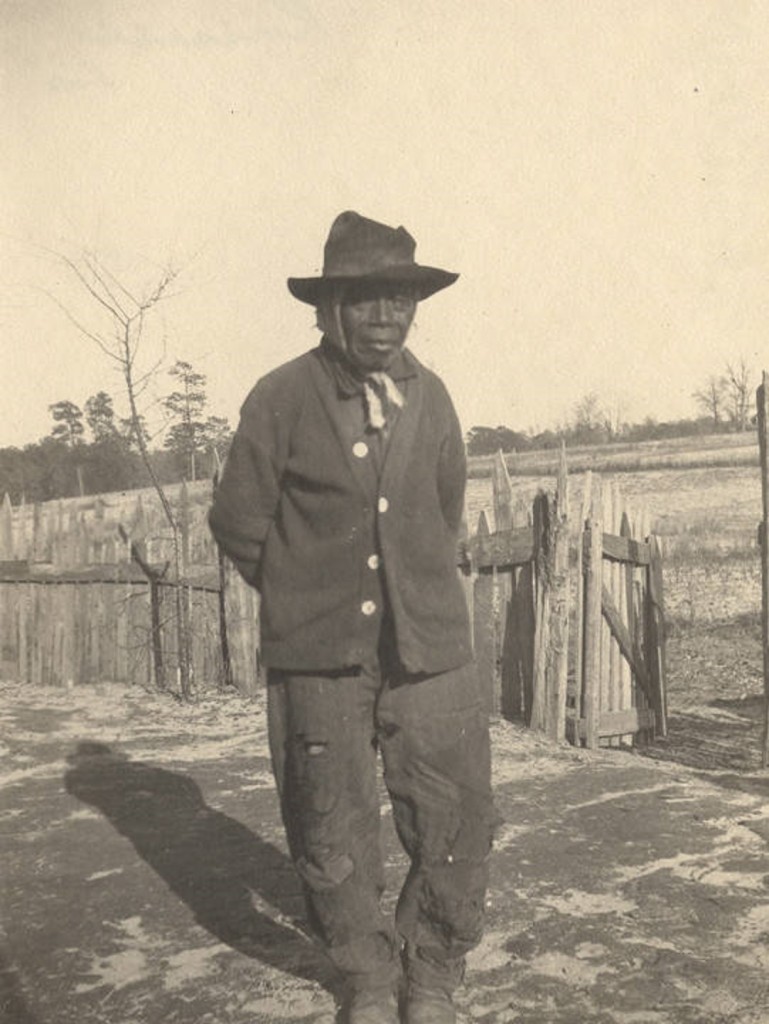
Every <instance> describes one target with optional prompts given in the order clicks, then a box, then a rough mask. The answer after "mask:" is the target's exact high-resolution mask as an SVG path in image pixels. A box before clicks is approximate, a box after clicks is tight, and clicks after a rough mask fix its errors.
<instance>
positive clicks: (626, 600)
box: [463, 455, 666, 747]
mask: <svg viewBox="0 0 769 1024" xmlns="http://www.w3.org/2000/svg"><path fill="white" fill-rule="evenodd" d="M581 490H582V500H581V506H580V513H579V515H578V516H576V517H572V516H571V515H570V508H569V478H568V476H567V472H566V461H565V456H564V455H562V459H561V467H560V471H559V474H558V479H557V483H556V489H555V493H554V494H552V495H548V494H545V493H543V492H540V493H539V494H537V496H536V497H535V499H534V501H533V503H532V504H531V505H529V506H528V507H525V506H522V505H521V504H520V503H518V504H515V503H514V502H513V488H512V484H511V481H510V477H509V475H508V473H507V469H506V466H505V463H504V459H503V458H502V456H501V455H499V456H498V457H497V459H496V460H495V466H494V475H493V492H494V512H495V517H494V518H495V530H494V532H493V533H492V532H491V531H490V530H489V527H488V521H487V517H486V516H485V514H483V513H482V514H481V517H480V520H479V523H478V527H477V530H476V532H475V534H474V535H473V536H472V537H470V538H469V539H468V540H467V541H466V543H465V544H464V546H463V551H464V557H463V565H464V572H465V574H466V576H467V577H468V587H467V589H468V595H469V599H470V600H471V605H472V610H473V624H474V638H475V649H476V657H477V661H478V666H479V672H480V678H481V685H482V690H483V694H484V698H485V701H486V705H487V708H488V710H489V711H490V712H491V713H496V714H502V715H504V716H505V717H507V718H510V719H513V720H517V721H522V722H524V723H526V724H527V725H529V726H531V727H532V728H534V729H538V730H541V731H543V732H545V733H546V734H547V735H549V736H551V737H552V738H553V739H557V740H560V739H563V738H568V739H569V740H570V741H571V742H572V743H574V744H576V745H585V746H588V747H596V746H598V745H599V743H608V744H619V743H630V742H635V743H642V742H646V741H648V740H649V739H650V738H651V737H653V736H654V735H664V734H665V732H666V708H665V676H664V646H665V635H664V634H665V630H664V608H663V599H662V563H661V557H660V549H659V545H658V543H657V540H656V538H655V537H654V536H652V535H650V533H649V528H648V519H647V518H646V517H644V516H634V515H633V514H632V511H631V510H629V509H628V508H627V507H626V505H625V504H624V503H623V501H622V498H621V495H620V492H619V488H618V487H617V486H616V485H614V484H612V483H609V482H607V481H602V480H601V478H600V477H597V476H593V475H592V474H589V473H588V474H585V476H584V477H583V478H582V481H581Z"/></svg>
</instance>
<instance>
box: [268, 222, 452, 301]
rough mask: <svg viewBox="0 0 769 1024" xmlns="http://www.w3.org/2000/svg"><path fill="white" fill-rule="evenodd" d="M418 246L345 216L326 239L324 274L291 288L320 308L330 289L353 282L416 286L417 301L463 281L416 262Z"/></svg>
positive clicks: (402, 233) (400, 234)
mask: <svg viewBox="0 0 769 1024" xmlns="http://www.w3.org/2000/svg"><path fill="white" fill-rule="evenodd" d="M415 250H416V242H415V241H414V239H413V238H412V237H411V235H410V234H409V233H408V231H407V230H406V229H405V228H403V227H399V228H391V227H388V226H387V225H386V224H379V223H378V222H377V221H375V220H369V219H368V218H367V217H361V215H360V214H359V213H355V212H354V211H352V210H348V211H346V212H345V213H340V214H339V216H338V217H337V218H336V220H335V221H334V223H333V224H332V225H331V230H330V231H329V233H328V238H327V239H326V245H325V248H324V250H323V274H322V275H321V276H320V277H289V279H288V289H289V291H290V292H291V294H292V295H293V296H294V297H295V298H297V299H300V300H301V301H302V302H308V303H309V304H310V305H312V306H317V305H318V302H319V301H320V299H321V298H322V297H323V295H324V294H325V293H326V292H327V290H328V288H329V287H330V286H332V285H335V284H346V283H352V282H353V281H371V282H374V281H387V282H390V283H394V284H395V283H397V284H408V285H411V286H412V287H413V288H414V289H415V290H416V294H417V298H418V299H426V298H427V297H428V296H430V295H433V294H434V293H435V292H437V291H440V290H441V288H447V287H448V286H449V285H450V284H453V283H454V282H455V281H456V279H457V278H458V277H459V274H452V273H451V272H450V271H448V270H439V269H438V267H423V266H420V264H418V263H417V262H416V261H415V260H414V251H415Z"/></svg>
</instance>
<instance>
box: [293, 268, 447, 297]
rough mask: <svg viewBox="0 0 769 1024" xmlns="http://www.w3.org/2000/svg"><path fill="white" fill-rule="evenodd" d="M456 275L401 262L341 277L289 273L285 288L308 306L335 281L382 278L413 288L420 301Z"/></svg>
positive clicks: (371, 280) (340, 283) (338, 283)
mask: <svg viewBox="0 0 769 1024" xmlns="http://www.w3.org/2000/svg"><path fill="white" fill-rule="evenodd" d="M458 277H459V274H453V273H452V272H451V271H450V270H440V269H439V268H438V267H423V266H420V265H419V264H418V263H412V264H408V265H405V266H394V267H384V268H382V269H381V270H375V271H372V272H371V273H370V274H356V275H351V276H341V277H331V276H329V277H289V279H288V282H287V283H288V290H289V291H290V292H291V294H292V295H293V296H294V298H295V299H299V301H300V302H307V303H308V304H309V305H311V306H317V305H318V303H319V302H320V300H321V299H322V298H323V296H324V295H326V294H328V292H329V290H330V289H331V288H334V287H338V286H339V285H344V284H352V283H354V282H356V281H366V282H375V281H386V282H387V283H388V284H395V283H398V284H408V285H410V286H411V287H413V288H414V289H415V290H416V294H417V299H418V300H419V301H420V302H421V301H422V300H423V299H427V298H429V297H430V296H431V295H434V294H435V293H436V292H439V291H441V289H442V288H448V287H449V285H451V284H454V282H455V281H456V280H457V278H458Z"/></svg>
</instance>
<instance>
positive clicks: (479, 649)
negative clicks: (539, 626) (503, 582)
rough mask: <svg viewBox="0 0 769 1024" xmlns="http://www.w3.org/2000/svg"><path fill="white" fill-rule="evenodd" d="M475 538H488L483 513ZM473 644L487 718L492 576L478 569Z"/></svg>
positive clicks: (492, 701)
mask: <svg viewBox="0 0 769 1024" xmlns="http://www.w3.org/2000/svg"><path fill="white" fill-rule="evenodd" d="M477 532H478V536H479V537H487V536H488V535H489V523H488V520H487V519H486V515H485V513H484V512H481V514H480V516H479V517H478V531H477ZM473 644H474V648H475V661H476V664H477V666H478V682H479V685H480V691H481V700H482V702H483V706H484V709H485V711H486V712H487V713H488V714H490V715H491V714H495V713H496V711H497V700H496V696H497V695H496V692H495V689H496V687H495V683H496V675H497V666H496V661H497V657H496V653H497V652H496V629H495V627H494V576H493V574H492V571H491V570H490V569H478V575H477V576H476V579H475V586H474V587H473Z"/></svg>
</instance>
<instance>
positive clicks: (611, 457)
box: [469, 431, 758, 477]
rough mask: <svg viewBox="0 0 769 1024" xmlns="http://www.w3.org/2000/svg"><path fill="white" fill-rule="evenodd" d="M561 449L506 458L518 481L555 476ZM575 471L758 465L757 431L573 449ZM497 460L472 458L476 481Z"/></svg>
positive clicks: (571, 461) (569, 450)
mask: <svg viewBox="0 0 769 1024" xmlns="http://www.w3.org/2000/svg"><path fill="white" fill-rule="evenodd" d="M558 456H559V452H558V450H556V449H538V450H534V451H527V452H517V453H515V454H511V455H507V456H506V457H505V460H506V462H507V466H508V470H509V471H510V473H511V474H512V475H513V476H538V475H541V474H548V473H550V474H552V473H554V472H555V470H556V467H557V464H558ZM568 456H569V464H570V466H571V469H572V470H573V471H575V472H576V471H584V470H587V469H592V470H594V471H595V472H598V473H628V472H632V471H634V470H651V469H692V468H694V467H696V466H737V465H747V464H752V465H757V463H758V441H757V437H756V434H755V433H753V432H752V431H749V432H746V433H744V434H706V435H704V436H702V437H673V438H668V439H666V440H664V441H634V442H630V441H621V442H616V443H614V444H605V445H589V446H585V447H575V448H569V449H568ZM491 462H492V457H491V456H486V455H480V456H473V457H471V459H470V467H469V473H470V476H471V477H474V476H485V475H488V473H489V471H490V468H491Z"/></svg>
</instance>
